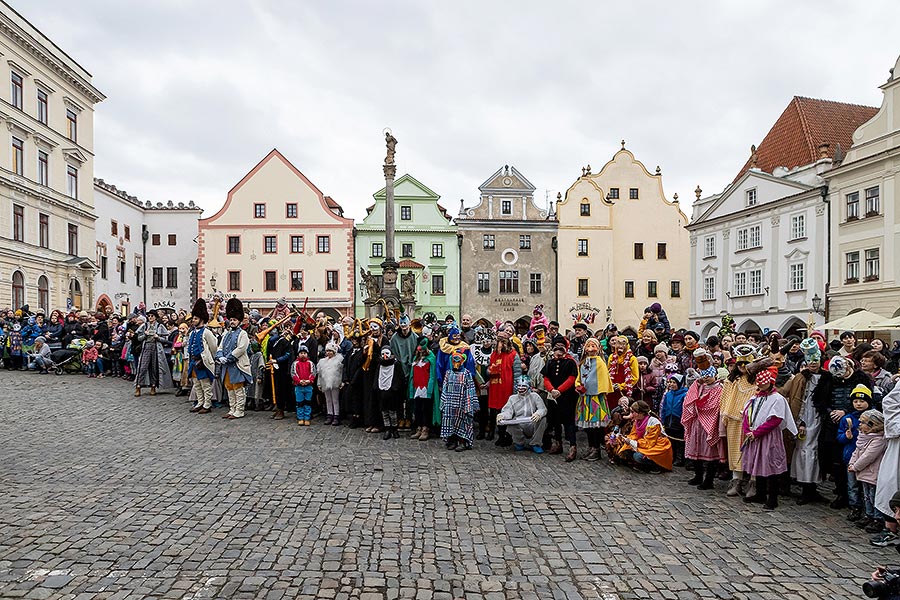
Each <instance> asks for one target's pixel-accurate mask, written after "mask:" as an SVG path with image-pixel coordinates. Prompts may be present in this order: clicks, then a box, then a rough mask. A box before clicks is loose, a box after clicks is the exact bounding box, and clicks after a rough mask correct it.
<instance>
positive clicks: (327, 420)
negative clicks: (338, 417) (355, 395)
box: [325, 415, 334, 425]
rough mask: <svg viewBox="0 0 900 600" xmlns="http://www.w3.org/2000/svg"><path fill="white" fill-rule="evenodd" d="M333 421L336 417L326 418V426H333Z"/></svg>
mask: <svg viewBox="0 0 900 600" xmlns="http://www.w3.org/2000/svg"><path fill="white" fill-rule="evenodd" d="M333 419H334V417H332V416H331V415H327V416H326V417H325V424H326V425H331V421H332V420H333Z"/></svg>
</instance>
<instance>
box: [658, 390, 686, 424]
mask: <svg viewBox="0 0 900 600" xmlns="http://www.w3.org/2000/svg"><path fill="white" fill-rule="evenodd" d="M687 392H688V389H687V388H686V387H680V388H678V389H677V390H674V391H673V390H669V391H667V392H666V395H665V396H663V400H662V405H661V406H660V409H659V419H660V421H662V422H663V425H665V426H666V427H670V426H671V425H672V424H677V425H679V426H680V425H681V413H682V410H683V409H684V397H685V396H687Z"/></svg>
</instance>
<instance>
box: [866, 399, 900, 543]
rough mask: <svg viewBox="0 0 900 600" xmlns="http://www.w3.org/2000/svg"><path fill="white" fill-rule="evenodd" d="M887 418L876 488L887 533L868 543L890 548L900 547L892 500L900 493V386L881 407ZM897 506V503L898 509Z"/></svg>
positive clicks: (876, 501) (877, 502) (876, 499)
mask: <svg viewBox="0 0 900 600" xmlns="http://www.w3.org/2000/svg"><path fill="white" fill-rule="evenodd" d="M881 410H882V414H883V415H884V440H885V445H884V454H883V455H882V457H881V466H879V467H878V481H877V483H876V484H875V508H876V510H878V511H879V512H880V513H882V515H883V516H884V517H885V519H884V529H883V530H882V532H881V533H880V534H878V535H876V536H875V537H873V538H872V539H871V540H870V541H869V543H871V544H872V545H873V546H879V547H887V546H898V545H900V537H898V536H897V520H896V519H895V518H894V515H895V513H894V509H893V507H892V502H893V501H892V498H893V497H894V495H895V494H897V493H898V491H900V385H895V386H894V389H893V390H891V391H890V393H889V394H888V395H887V396H885V397H884V400H883V401H882V403H881ZM896 505H897V503H894V506H896Z"/></svg>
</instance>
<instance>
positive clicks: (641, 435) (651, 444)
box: [618, 400, 672, 473]
mask: <svg viewBox="0 0 900 600" xmlns="http://www.w3.org/2000/svg"><path fill="white" fill-rule="evenodd" d="M631 414H632V423H633V427H632V428H631V432H630V433H628V435H626V436H622V437H621V445H620V446H619V450H618V455H619V456H620V457H622V458H624V459H626V460H628V461H629V462H633V463H634V464H635V465H637V467H638V468H639V469H642V470H645V471H648V472H657V473H658V472H659V470H660V469H663V470H666V471H671V470H672V443H671V442H670V441H669V438H668V437H666V431H665V429H663V426H662V422H661V421H660V420H659V419H658V418H657V417H656V416H655V415H652V414H650V405H649V404H647V403H646V402H644V401H643V400H638V401H637V402H634V403H632V404H631Z"/></svg>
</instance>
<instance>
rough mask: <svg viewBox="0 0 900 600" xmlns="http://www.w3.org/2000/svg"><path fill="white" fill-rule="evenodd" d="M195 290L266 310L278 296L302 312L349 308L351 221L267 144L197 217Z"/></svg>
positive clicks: (347, 310) (341, 311)
mask: <svg viewBox="0 0 900 600" xmlns="http://www.w3.org/2000/svg"><path fill="white" fill-rule="evenodd" d="M198 243H199V253H198V258H197V289H198V290H199V295H200V296H202V297H207V298H208V297H210V296H212V294H213V293H214V292H216V291H217V292H221V293H222V294H224V295H225V296H226V297H230V296H237V297H238V298H240V299H241V300H243V301H244V304H245V306H246V305H247V304H248V303H249V305H250V307H251V308H259V309H260V310H266V309H270V308H272V307H273V306H274V305H275V303H276V302H277V301H278V300H279V299H281V298H285V299H286V300H287V301H288V302H289V303H293V304H296V305H297V306H302V305H303V303H304V302H305V301H306V300H307V298H308V299H309V301H308V311H309V312H313V311H317V310H320V309H321V310H324V311H325V312H326V313H327V314H329V315H331V316H333V317H335V318H338V317H339V316H342V315H348V314H352V311H353V300H354V289H355V285H356V279H355V275H354V255H353V248H354V243H353V221H352V219H347V218H345V217H344V216H343V209H342V208H341V206H340V205H339V204H338V203H337V202H335V201H334V200H332V199H331V198H330V197H329V196H325V195H324V194H323V193H322V191H321V190H319V188H317V187H316V186H315V185H314V184H313V183H312V182H311V181H310V180H309V179H307V178H306V176H305V175H304V174H303V173H301V172H300V171H299V170H298V169H297V167H295V166H294V165H292V164H291V163H290V161H288V160H287V159H286V158H285V157H284V156H283V155H282V154H281V153H280V152H279V151H278V150H276V149H273V150H272V151H271V152H270V153H269V154H268V155H266V157H265V158H263V159H262V160H261V161H260V162H259V164H257V165H256V166H255V167H253V169H252V170H251V171H250V172H249V173H247V175H245V176H244V178H243V179H241V180H240V181H239V182H238V183H237V185H235V186H234V187H233V188H231V190H230V191H229V192H228V196H227V198H226V199H225V204H224V206H222V208H221V209H219V211H218V212H216V213H215V214H214V215H212V216H211V217H209V218H206V219H201V220H200V227H199V237H198Z"/></svg>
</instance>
